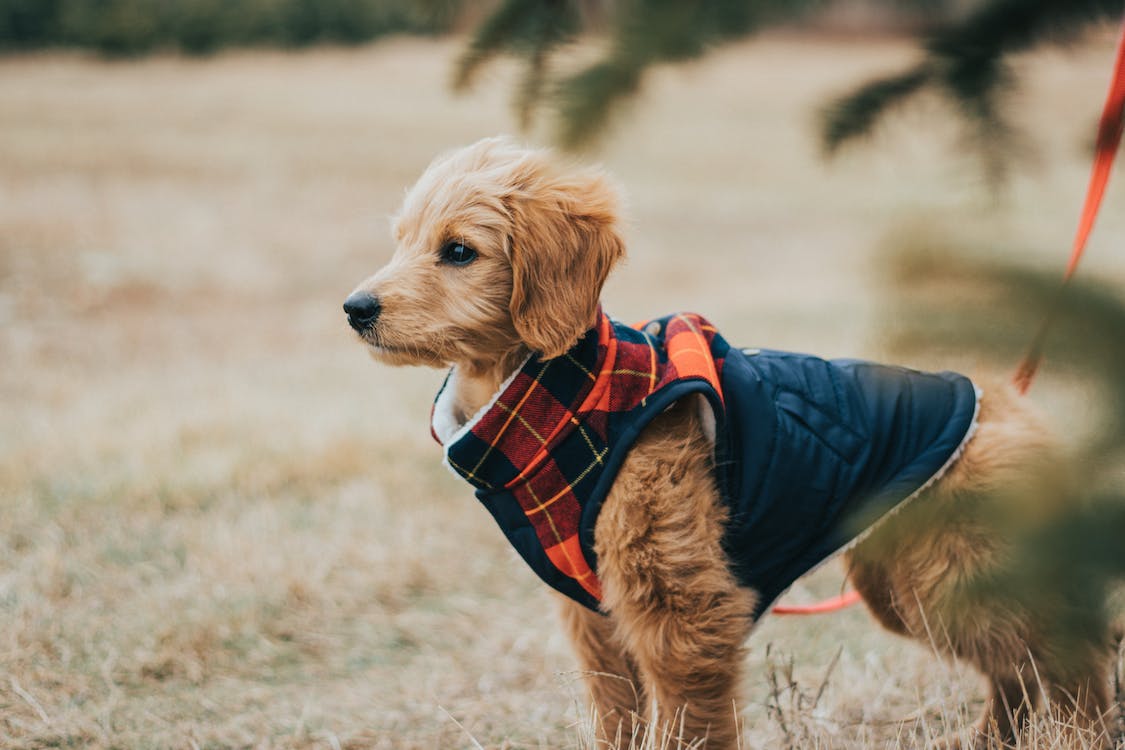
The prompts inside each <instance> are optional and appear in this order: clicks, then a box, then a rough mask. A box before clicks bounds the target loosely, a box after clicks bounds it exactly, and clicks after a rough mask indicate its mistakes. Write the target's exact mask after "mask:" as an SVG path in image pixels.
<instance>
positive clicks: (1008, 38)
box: [821, 0, 1125, 183]
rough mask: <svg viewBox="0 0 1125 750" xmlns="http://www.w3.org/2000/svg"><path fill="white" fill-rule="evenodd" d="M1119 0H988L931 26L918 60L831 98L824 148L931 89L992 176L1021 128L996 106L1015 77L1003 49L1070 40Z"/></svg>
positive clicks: (832, 148) (1113, 10)
mask: <svg viewBox="0 0 1125 750" xmlns="http://www.w3.org/2000/svg"><path fill="white" fill-rule="evenodd" d="M1123 6H1125V3H1123V2H1122V0H992V1H991V2H989V3H987V4H985V5H983V6H982V7H980V8H979V9H978V10H977V11H976V12H975V13H972V14H971V15H969V16H968V17H967V18H965V19H964V20H963V21H961V22H959V23H955V24H952V25H949V26H947V27H945V28H943V29H939V30H938V31H936V32H934V33H932V34H931V35H930V37H929V38H928V39H927V40H926V41H925V42H924V43H923V48H924V49H925V51H926V57H925V59H924V61H923V62H922V63H920V64H919V65H917V66H915V67H914V68H911V69H909V70H907V71H905V72H903V73H900V74H897V75H894V76H889V77H887V78H884V79H881V80H879V81H875V82H872V83H868V84H864V85H862V86H860V87H859V88H857V89H856V90H855V91H853V92H852V93H850V94H848V95H846V96H843V97H841V98H839V99H838V100H836V102H834V103H833V105H831V106H830V107H829V108H828V109H827V110H826V111H825V114H824V116H823V119H822V126H821V143H822V145H823V147H824V149H825V151H826V153H827V154H828V155H832V154H834V153H836V152H837V151H838V150H839V149H840V148H841V147H842V146H844V145H845V144H847V143H849V142H851V141H854V140H856V139H858V138H859V137H861V136H864V135H868V134H869V133H870V132H871V131H872V129H873V127H874V126H875V124H876V123H877V122H878V121H879V120H880V119H881V118H882V117H883V116H884V114H886V113H887V112H888V111H889V110H890V109H891V108H892V107H896V106H901V105H902V104H904V103H905V102H906V101H907V100H908V99H909V98H911V97H912V96H913V95H915V94H917V93H919V92H920V91H923V90H926V89H933V90H935V91H937V92H938V93H939V94H941V95H943V96H944V97H945V98H946V99H948V100H949V101H950V102H951V103H952V104H953V105H954V106H955V107H956V109H957V111H958V112H959V113H960V115H961V117H962V118H963V119H964V120H965V122H966V123H967V124H968V126H969V128H970V133H971V135H972V140H973V142H974V144H975V145H976V147H977V149H978V152H979V153H980V154H981V155H982V157H983V158H984V160H985V166H986V171H987V172H988V173H989V176H990V180H991V181H992V182H994V183H995V182H998V181H1001V180H1002V179H1003V175H1004V171H1005V169H1006V166H1007V162H1008V161H1009V157H1010V155H1011V152H1012V150H1013V149H1014V148H1015V144H1018V143H1019V140H1020V138H1019V131H1018V129H1017V128H1016V127H1015V126H1014V125H1013V124H1011V123H1010V122H1008V120H1007V118H1006V117H1005V116H1004V114H1003V111H1002V107H1001V106H1000V103H1001V98H1002V95H1003V93H1004V92H1005V91H1008V90H1010V89H1011V88H1012V87H1013V85H1014V78H1013V77H1012V75H1011V73H1010V71H1009V69H1008V67H1007V65H1006V63H1005V60H1006V57H1007V56H1008V55H1010V54H1012V53H1014V52H1020V51H1023V50H1026V49H1029V48H1031V47H1034V46H1036V45H1038V44H1042V43H1046V42H1052V43H1062V42H1067V41H1070V40H1071V39H1073V38H1074V36H1075V35H1076V34H1077V33H1078V32H1079V31H1081V30H1082V29H1083V28H1085V27H1087V26H1089V25H1090V24H1093V23H1095V22H1097V21H1101V20H1105V19H1107V18H1111V17H1113V16H1114V15H1115V14H1120V13H1121V11H1122V8H1123Z"/></svg>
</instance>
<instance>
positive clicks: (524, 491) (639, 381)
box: [432, 311, 726, 599]
mask: <svg viewBox="0 0 1125 750" xmlns="http://www.w3.org/2000/svg"><path fill="white" fill-rule="evenodd" d="M716 344H718V345H719V346H718V349H717V350H716V351H713V349H715V348H716V347H715V345H716ZM725 349H726V344H725V342H723V341H722V339H721V337H719V336H718V335H717V334H716V332H715V329H714V328H713V327H712V326H711V324H710V323H708V322H707V321H706V320H704V319H703V318H701V317H700V316H698V315H691V314H680V315H674V316H669V317H667V318H662V319H659V320H656V321H652V322H650V323H647V324H645V325H644V326H643V327H639V328H632V327H629V326H626V325H623V324H621V323H615V322H613V321H612V320H611V319H610V318H609V317H608V316H607V315H605V314H604V313H601V312H600V311H599V315H598V322H597V325H596V326H595V327H594V328H592V329H590V330H589V331H588V332H587V333H586V334H585V335H584V336H583V337H582V338H581V339H580V340H579V341H578V343H577V344H576V345H575V346H574V347H573V348H572V349H570V350H569V351H568V352H567V353H566V354H564V355H562V356H560V357H555V358H553V359H547V360H543V359H539V358H537V357H534V356H533V357H530V358H528V359H527V360H526V361H525V362H524V363H523V365H522V366H521V367H520V368H519V369H517V370H516V372H515V373H513V374H512V376H511V377H509V378H508V380H507V381H505V382H504V384H502V385H501V387H500V389H499V390H498V392H497V393H496V394H495V395H494V396H493V398H492V400H491V401H489V403H488V404H486V405H485V406H484V407H483V408H482V409H481V410H480V411H478V412H477V413H476V414H475V415H473V417H472V418H470V419H469V420H468V421H467V422H465V423H464V424H458V423H457V421H456V419H455V418H454V417H453V400H454V397H455V396H454V391H455V390H456V388H455V380H456V378H457V370H456V368H454V369H453V370H451V371H450V375H449V377H447V378H446V382H445V385H443V386H442V390H441V391H440V392H439V393H438V396H437V400H436V401H435V404H434V411H433V417H432V432H433V435H434V437H435V439H437V440H438V442H439V443H441V444H442V445H443V446H444V449H445V463H446V464H447V466H448V467H449V468H450V469H451V470H452V471H454V472H455V473H456V474H457V475H459V476H460V477H462V478H463V479H465V480H466V481H468V482H469V483H470V484H472V485H473V486H474V487H475V488H476V489H477V495H478V497H479V498H480V499H481V500H482V501H484V502H485V503H486V504H489V507H490V510H492V512H493V515H494V516H497V518H498V520H499V521H500V524H501V526H502V527H503V528H504V531H505V533H506V534H507V535H508V537H509V539H510V540H512V541H513V544H515V545H516V547H517V549H519V550H520V552H521V554H523V555H524V557H525V559H527V560H528V562H529V563H531V564H532V567H533V568H536V570H537V572H539V574H540V575H541V576H543V577H544V578H545V580H548V583H551V584H552V585H554V586H555V587H556V588H559V586H558V585H556V583H554V582H552V580H551V576H554V575H555V574H556V573H557V572H561V573H562V574H563V576H565V577H566V578H567V579H571V580H572V581H577V582H578V583H579V585H580V586H581V588H582V590H584V591H585V592H586V593H587V594H589V595H590V596H592V597H593V598H594V599H600V598H601V593H600V586H599V584H598V582H597V578H596V576H595V575H594V573H593V567H594V566H593V564H592V563H593V553H592V550H591V549H589V545H588V544H584V543H583V541H581V540H580V534H579V532H580V530H581V528H582V526H583V524H584V523H592V521H591V520H590V518H589V516H588V515H587V516H584V515H583V509H584V508H585V507H587V506H588V505H591V504H593V505H594V506H598V505H600V502H601V500H602V499H603V497H604V494H605V492H607V491H608V486H609V484H610V483H611V480H612V477H613V475H614V474H615V473H616V467H617V466H618V465H619V464H620V461H621V460H622V459H623V458H624V454H625V453H626V452H627V451H628V448H629V445H627V444H622V443H623V442H625V441H618V440H617V439H616V438H617V436H618V435H620V434H623V433H625V432H628V433H629V434H635V432H636V430H632V429H631V430H626V429H625V428H626V427H627V426H633V427H636V426H639V424H640V422H641V421H646V420H647V419H650V418H651V416H652V414H651V413H650V412H654V411H655V410H653V409H649V406H650V400H652V399H653V397H654V395H655V394H658V393H660V392H662V391H664V390H665V389H666V388H667V387H668V386H670V385H672V384H674V383H680V382H683V381H685V380H695V381H700V383H699V384H698V385H699V387H700V388H710V389H713V390H714V392H715V393H716V394H718V395H717V398H718V400H719V401H721V398H722V396H721V389H720V386H719V373H720V372H721V367H722V356H721V352H723V351H725ZM716 354H718V355H719V356H715V355H716ZM667 405H668V404H664V403H661V404H659V408H660V409H663V408H664V407H666V406H667ZM607 474H608V480H605V479H606V477H605V475H607ZM603 480H605V481H603ZM513 503H514V504H518V505H516V506H515V507H517V508H518V509H519V510H522V513H519V512H513V511H512V507H511V506H512V505H513ZM497 504H503V505H504V507H503V508H501V509H500V510H499V511H498V510H497V508H496V507H495V506H496V505H497ZM501 517H503V519H505V520H501ZM513 518H514V520H513ZM517 523H518V524H522V525H523V526H530V528H532V529H533V530H534V532H535V539H537V540H538V545H539V546H538V549H536V550H534V551H532V552H531V553H529V552H528V551H527V550H525V549H522V548H521V542H517V538H516V536H517V535H513V533H512V529H511V527H512V526H513V525H515V524H517ZM518 536H519V538H520V539H521V540H522V539H523V538H524V536H523V535H518ZM541 552H545V553H546V560H549V566H550V567H552V568H554V570H547V571H544V570H541V569H540V568H541V567H543V566H545V565H547V564H548V563H547V562H543V564H542V565H540V564H539V563H537V562H533V558H535V559H538V558H539V557H542V554H541ZM529 555H530V556H529ZM560 590H561V589H560ZM564 593H566V592H564Z"/></svg>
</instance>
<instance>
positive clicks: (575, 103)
mask: <svg viewBox="0 0 1125 750" xmlns="http://www.w3.org/2000/svg"><path fill="white" fill-rule="evenodd" d="M854 4H855V0H851V2H848V1H847V0H697V1H696V2H682V1H681V0H616V1H614V2H610V1H609V0H501V2H499V3H498V5H497V7H496V9H495V10H494V11H493V13H492V14H491V15H489V16H488V17H486V18H485V19H484V20H483V22H482V23H481V24H480V25H479V27H478V28H477V30H476V33H475V35H474V37H473V39H472V41H471V42H470V43H469V46H468V48H467V50H466V52H465V54H464V55H463V56H462V58H461V60H460V62H459V64H458V66H457V73H456V78H455V85H456V86H457V87H458V88H464V87H466V86H468V85H469V84H470V83H471V82H472V80H473V77H474V75H475V74H476V73H477V71H479V70H480V68H481V66H482V65H483V64H484V63H485V62H487V61H488V60H490V59H492V58H494V57H495V56H497V55H501V54H511V55H515V56H518V57H521V58H523V60H524V62H525V75H524V78H523V82H522V83H521V84H520V85H519V87H518V89H517V92H516V95H515V103H516V107H517V110H518V111H519V113H520V117H521V120H522V121H523V122H525V123H526V122H528V121H529V120H530V118H531V115H532V112H533V110H534V109H535V108H536V107H538V106H540V105H543V104H550V105H552V106H553V107H554V108H555V109H556V111H557V115H558V140H559V142H560V143H561V144H562V145H563V146H565V147H568V148H578V147H582V146H585V145H588V144H590V143H591V142H592V141H593V140H595V139H596V138H597V136H599V135H600V134H602V133H603V132H604V131H605V129H606V126H607V125H608V123H609V121H610V119H611V117H612V115H613V113H614V110H615V108H616V106H617V105H618V104H620V103H621V102H622V101H624V100H625V99H627V98H628V97H629V96H631V95H632V94H634V93H635V92H636V91H637V89H638V88H639V87H640V85H641V82H642V80H643V76H644V74H645V72H646V71H647V70H648V69H649V68H650V67H651V66H652V65H654V64H657V63H661V62H677V61H682V60H686V59H689V58H694V57H699V56H701V55H703V54H705V53H706V52H707V51H709V50H710V49H713V48H714V47H715V46H716V45H719V44H721V43H724V42H728V41H733V40H737V39H741V38H744V37H746V36H748V35H749V34H751V33H753V32H755V31H758V30H760V29H762V28H764V27H766V26H769V25H771V24H779V23H782V22H794V21H802V20H806V21H807V20H808V19H810V18H811V17H812V16H813V14H814V13H817V12H822V11H825V10H829V9H832V8H838V7H840V6H841V5H854ZM869 4H870V5H872V6H873V7H878V8H881V9H883V10H898V11H900V12H901V11H903V10H909V11H911V12H912V13H913V16H914V17H915V18H916V19H921V20H922V21H924V23H923V24H922V25H921V28H922V39H921V42H920V44H921V48H922V52H923V56H922V60H921V62H919V63H918V64H916V65H914V66H913V67H911V68H909V69H908V70H905V71H901V72H898V73H895V74H892V75H888V76H886V77H884V78H880V79H878V80H874V81H870V82H867V83H865V84H863V85H861V86H860V87H858V88H857V89H856V90H854V91H852V92H851V93H849V94H847V95H846V96H843V97H841V98H840V99H838V100H837V101H834V102H832V103H830V104H829V105H828V106H827V107H826V108H825V111H824V114H823V127H822V133H821V139H822V144H823V146H824V149H825V151H826V153H827V154H833V153H835V152H836V151H837V150H839V149H840V148H841V147H842V146H843V145H844V144H846V143H849V142H851V141H854V140H856V139H857V138H859V137H860V136H863V135H866V134H868V133H870V132H871V130H872V128H873V126H874V125H875V123H876V122H877V121H878V119H879V118H880V117H881V116H882V115H883V114H884V113H885V112H886V111H887V110H889V109H890V108H892V107H894V106H896V105H899V104H901V103H903V102H904V101H906V100H907V99H909V98H910V97H911V96H913V95H914V94H916V93H918V92H920V91H922V90H933V91H936V92H938V93H939V94H941V95H942V96H944V97H946V98H948V99H949V100H950V101H952V102H953V104H954V105H955V108H956V111H957V112H958V113H960V116H961V117H962V118H964V120H965V121H966V123H967V124H968V126H969V128H970V133H971V134H972V136H973V141H974V142H975V143H976V144H977V145H978V146H980V147H981V152H982V154H984V155H985V156H986V165H987V167H988V170H989V173H990V175H992V176H993V177H994V178H996V179H999V178H1000V177H1002V176H1003V170H1004V166H1005V164H1006V159H1007V157H1008V156H1010V150H1011V147H1012V144H1013V143H1016V142H1017V139H1015V138H1013V137H1012V136H1013V134H1014V133H1015V131H1016V128H1015V126H1014V125H1013V124H1012V123H1011V122H1010V121H1009V120H1008V119H1007V118H1006V117H1005V116H1004V114H1003V109H1002V107H1001V106H1000V102H1001V100H1002V98H1003V96H1004V93H1005V92H1006V91H1008V90H1009V89H1010V88H1011V85H1012V84H1013V76H1012V73H1011V70H1010V69H1009V67H1008V65H1007V58H1008V56H1009V55H1011V54H1012V53H1014V52H1019V51H1022V50H1025V49H1028V48H1030V47H1032V46H1034V45H1037V44H1041V43H1044V42H1061V41H1066V40H1068V39H1071V38H1073V37H1074V36H1075V35H1076V34H1077V33H1078V32H1080V31H1081V30H1083V29H1085V28H1087V27H1089V26H1091V25H1092V24H1094V23H1096V22H1098V21H1102V20H1105V19H1108V18H1112V17H1115V16H1117V15H1120V13H1121V12H1122V9H1123V8H1125V0H961V1H960V2H958V1H957V0H870V3H869ZM590 32H594V33H599V32H603V33H604V36H605V42H606V51H605V53H604V54H603V55H602V56H601V57H600V59H598V60H596V61H595V62H593V63H592V64H590V65H588V66H587V67H585V68H583V69H581V70H579V71H578V72H575V73H569V74H566V75H562V76H559V77H552V76H551V75H550V74H549V70H550V61H551V56H552V54H553V53H555V52H556V51H557V50H558V48H559V47H560V46H561V45H562V44H564V43H566V42H569V41H572V40H575V39H577V38H579V37H580V36H582V35H584V34H587V33H590Z"/></svg>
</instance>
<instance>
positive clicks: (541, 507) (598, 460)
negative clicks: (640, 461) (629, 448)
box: [523, 448, 609, 517]
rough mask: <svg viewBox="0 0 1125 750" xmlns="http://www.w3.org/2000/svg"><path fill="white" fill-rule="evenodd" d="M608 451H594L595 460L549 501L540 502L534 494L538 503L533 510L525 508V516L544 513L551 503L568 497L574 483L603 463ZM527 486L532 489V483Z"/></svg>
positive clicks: (606, 449) (607, 449) (605, 449)
mask: <svg viewBox="0 0 1125 750" xmlns="http://www.w3.org/2000/svg"><path fill="white" fill-rule="evenodd" d="M608 452H609V448H603V449H602V450H600V451H596V452H595V453H594V460H593V461H591V462H590V464H589V465H588V466H587V467H586V468H585V469H583V470H582V473H581V474H579V475H578V476H576V477H575V478H574V480H573V481H572V482H570V483H569V484H567V486H566V487H564V488H563V489H561V490H559V491H558V492H557V493H556V494H555V495H553V496H552V497H551V498H550V499H549V500H548V501H547V502H545V503H541V502H539V500H538V499H535V498H534V496H533V498H532V499H535V502H536V505H535V507H534V508H532V509H531V510H525V511H524V512H523V513H524V515H525V516H531V515H533V514H535V513H542V512H543V511H545V510H547V508H549V507H551V505H553V504H554V503H556V502H558V500H559V498H561V497H566V494H567V493H568V492H573V491H574V485H576V484H578V483H579V482H581V481H582V480H583V479H585V478H586V475H587V474H589V473H590V472H591V471H593V470H594V467H595V466H601V465H602V459H604V458H605V455H606V453H608ZM527 487H528V489H531V483H530V482H528V485H527ZM550 515H551V514H550V513H548V514H547V516H548V517H550Z"/></svg>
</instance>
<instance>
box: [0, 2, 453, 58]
mask: <svg viewBox="0 0 1125 750" xmlns="http://www.w3.org/2000/svg"><path fill="white" fill-rule="evenodd" d="M461 5H462V0H421V1H419V0H413V1H412V0H0V51H3V50H6V49H8V50H10V49H39V48H42V47H51V46H68V47H80V48H87V49H94V50H97V51H99V52H101V53H103V54H106V55H113V56H122V55H139V54H144V53H148V52H152V51H154V50H158V49H180V50H182V51H184V52H187V53H189V54H205V53H209V52H213V51H215V50H217V49H220V48H222V47H228V46H247V45H257V46H282V47H295V46H305V45H309V44H316V43H322V42H333V43H342V44H355V43H360V42H365V41H368V40H371V39H375V38H378V37H380V36H383V35H385V34H392V33H403V32H407V33H415V34H432V33H437V32H442V31H445V30H447V29H449V28H450V27H451V25H452V24H453V22H454V20H455V18H456V15H457V12H458V10H459V9H460V8H461Z"/></svg>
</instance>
